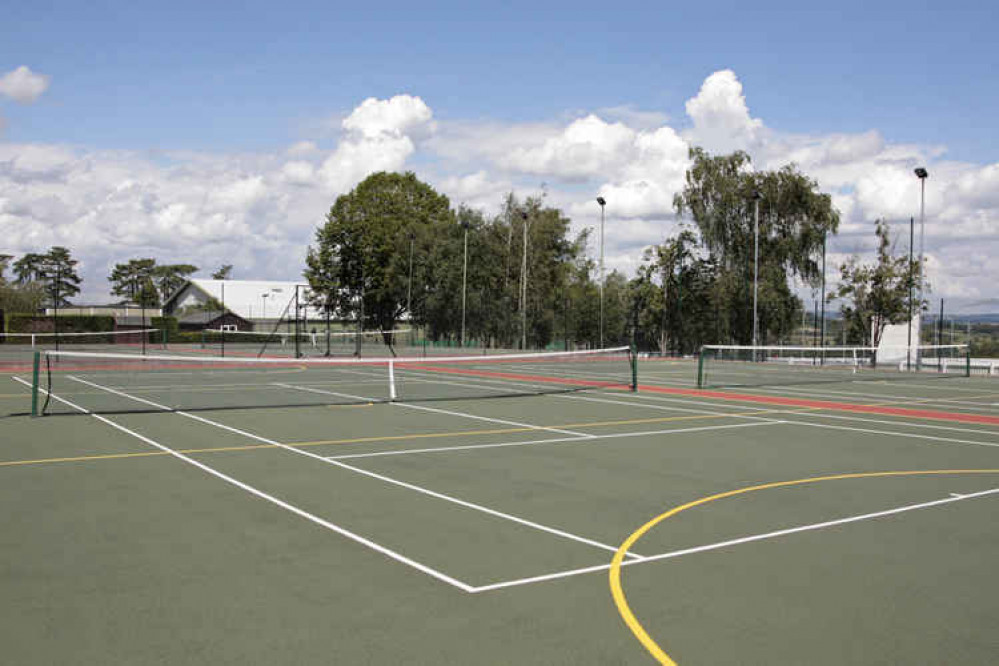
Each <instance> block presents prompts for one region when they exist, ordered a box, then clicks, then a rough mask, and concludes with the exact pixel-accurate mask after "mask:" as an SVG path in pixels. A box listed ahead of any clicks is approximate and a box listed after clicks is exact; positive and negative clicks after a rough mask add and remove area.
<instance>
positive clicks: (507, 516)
mask: <svg viewBox="0 0 999 666" xmlns="http://www.w3.org/2000/svg"><path fill="white" fill-rule="evenodd" d="M68 377H69V378H70V379H72V380H74V381H77V382H80V383H83V384H87V385H88V386H92V387H94V388H98V389H102V390H105V391H108V392H109V393H114V394H116V395H120V396H122V397H124V398H129V399H131V400H135V401H136V402H141V403H145V404H147V405H152V406H153V407H158V408H159V409H162V410H164V411H171V410H170V408H169V407H166V406H164V405H158V404H156V403H155V402H152V401H150V400H145V399H144V398H139V397H137V396H133V395H129V394H127V393H124V392H121V391H116V390H114V389H109V388H107V387H105V386H101V385H99V384H94V383H93V382H88V381H87V380H85V379H80V378H78V377H74V376H73V375H68ZM175 413H176V414H179V415H181V416H186V417H187V418H190V419H194V420H195V421H200V422H201V423H204V424H206V425H210V426H215V427H216V428H221V429H223V430H227V431H229V432H233V433H236V434H238V435H242V436H244V437H248V438H250V439H255V440H257V441H258V442H263V443H265V444H270V445H273V446H276V447H279V448H282V449H285V450H286V451H291V452H292V453H297V454H299V455H302V456H305V457H307V458H312V459H314V460H319V461H321V462H323V463H326V464H327V465H333V466H335V467H340V468H342V469H346V470H349V471H351V472H354V473H356V474H361V475H363V476H368V477H371V478H373V479H377V480H379V481H382V482H384V483H388V484H391V485H395V486H399V487H401V488H406V489H408V490H412V491H415V492H418V493H422V494H424V495H427V496H429V497H434V498H436V499H440V500H444V501H445V502H451V503H452V504H457V505H459V506H463V507H465V508H468V509H472V510H474V511H480V512H482V513H485V514H488V515H491V516H495V517H497V518H502V519H504V520H508V521H510V522H514V523H517V524H520V525H524V526H526V527H531V528H533V529H536V530H539V531H541V532H547V533H549V534H554V535H555V536H560V537H563V538H565V539H569V540H571V541H577V542H579V543H584V544H587V545H589V546H595V547H597V548H601V549H603V550H606V551H609V552H612V553H614V552H617V548H615V547H614V546H611V545H608V544H604V543H601V542H599V541H595V540H593V539H588V538H586V537H581V536H578V535H576V534H572V533H571V532H566V531H564V530H560V529H556V528H554V527H548V526H547V525H542V524H541V523H536V522H533V521H530V520H526V519H524V518H520V517H518V516H514V515H512V514H509V513H504V512H502V511H497V510H495V509H490V508H488V507H486V506H483V505H481V504H475V503H474V502H468V501H466V500H462V499H459V498H457V497H452V496H451V495H445V494H444V493H439V492H436V491H434V490H430V489H429V488H424V487H422V486H417V485H415V484H412V483H407V482H405V481H400V480H399V479H394V478H392V477H390V476H385V475H384V474H377V473H375V472H371V471H368V470H366V469H361V468H359V467H354V466H353V465H348V464H347V463H344V462H340V461H338V460H332V459H329V458H324V457H323V456H321V455H319V454H316V453H312V452H311V451H304V450H302V449H299V448H297V447H294V446H291V445H289V444H283V443H281V442H278V441H276V440H273V439H269V438H267V437H262V436H260V435H256V434H254V433H251V432H248V431H246V430H241V429H239V428H234V427H232V426H229V425H226V424H224V423H219V422H217V421H212V420H211V419H206V418H204V417H203V416H197V415H195V414H190V413H188V412H184V411H176V412H175ZM95 416H96V415H95ZM629 555H630V556H631V557H632V558H633V559H641V556H640V555H636V554H631V553H629Z"/></svg>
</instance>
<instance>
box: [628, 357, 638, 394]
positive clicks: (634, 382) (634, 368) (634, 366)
mask: <svg viewBox="0 0 999 666" xmlns="http://www.w3.org/2000/svg"><path fill="white" fill-rule="evenodd" d="M629 356H630V357H631V392H632V393H637V392H638V351H637V350H636V348H635V345H631V348H630V349H629Z"/></svg>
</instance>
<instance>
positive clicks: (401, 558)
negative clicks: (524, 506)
mask: <svg viewBox="0 0 999 666" xmlns="http://www.w3.org/2000/svg"><path fill="white" fill-rule="evenodd" d="M14 379H15V380H17V381H19V382H21V383H22V384H24V385H25V386H30V384H28V382H25V381H24V380H22V379H20V378H18V377H14ZM39 390H40V391H42V392H44V393H46V394H48V395H50V396H51V397H52V398H55V399H56V400H58V401H60V402H62V403H65V404H67V405H69V406H70V407H72V408H73V409H76V410H77V411H79V412H82V413H83V414H89V415H90V416H92V417H94V418H95V419H97V420H98V421H101V422H102V423H106V424H107V425H109V426H111V427H112V428H115V429H116V430H120V431H121V432H124V433H126V434H128V435H131V436H132V437H135V438H136V439H138V440H140V441H143V442H145V443H147V444H149V445H150V446H153V447H155V448H157V449H159V450H161V451H163V452H165V453H169V454H170V455H172V456H174V457H175V458H178V459H180V460H183V461H184V462H186V463H188V464H190V465H194V466H195V467H197V468H198V469H200V470H202V471H204V472H207V473H208V474H211V475H212V476H214V477H216V478H218V479H221V480H223V481H225V482H226V483H229V484H232V485H234V486H236V487H237V488H240V489H241V490H245V491H246V492H248V493H250V494H251V495H254V496H256V497H259V498H260V499H263V500H266V501H268V502H270V503H271V504H274V505H276V506H279V507H281V508H282V509H285V510H286V511H289V512H291V513H293V514H295V515H297V516H300V517H302V518H305V519H306V520H308V521H310V522H312V523H315V524H316V525H319V526H321V527H325V528H326V529H328V530H330V531H332V532H335V533H337V534H339V535H341V536H343V537H346V538H348V539H350V540H351V541H355V542H357V543H359V544H361V545H362V546H366V547H368V548H370V549H371V550H374V551H376V552H378V553H381V554H382V555H385V556H386V557H388V558H390V559H393V560H395V561H396V562H399V563H401V564H405V565H406V566H409V567H412V568H413V569H416V570H417V571H420V572H422V573H425V574H427V575H429V576H432V577H433V578H436V579H437V580H439V581H442V582H444V583H447V584H448V585H452V586H454V587H457V588H458V589H460V590H463V591H465V592H471V591H472V590H473V589H474V588H473V587H472V586H471V585H469V584H468V583H465V582H462V581H460V580H458V579H457V578H453V577H451V576H448V575H447V574H445V573H442V572H440V571H438V570H436V569H433V568H431V567H428V566H427V565H425V564H422V563H420V562H417V561H416V560H414V559H412V558H409V557H406V556H405V555H402V554H401V553H398V552H396V551H394V550H391V549H390V548H386V547H385V546H382V545H381V544H378V543H375V542H374V541H371V540H370V539H367V538H365V537H362V536H361V535H359V534H356V533H354V532H351V531H350V530H348V529H346V528H343V527H340V526H339V525H336V524H335V523H331V522H330V521H328V520H325V519H323V518H320V517H319V516H316V515H314V514H311V513H309V512H308V511H305V510H304V509H300V508H298V507H297V506H294V505H293V504H289V503H288V502H285V501H284V500H281V499H278V498H277V497H274V496H273V495H269V494H267V493H265V492H263V491H262V490H259V489H257V488H255V487H253V486H251V485H249V484H246V483H243V482H242V481H239V480H237V479H235V478H233V477H231V476H229V475H227V474H224V473H222V472H220V471H218V470H217V469H215V468H214V467H209V466H208V465H206V464H204V463H202V462H199V461H198V460H195V459H194V458H191V457H189V456H186V455H184V454H183V453H180V452H178V451H175V450H174V449H171V448H170V447H168V446H165V445H163V444H160V443H159V442H155V441H153V440H152V439H150V438H148V437H146V436H144V435H140V434H139V433H137V432H134V431H132V430H129V429H128V428H126V427H125V426H123V425H120V424H118V423H115V422H114V421H112V420H110V419H108V418H105V417H103V416H101V415H100V414H94V413H93V412H90V411H88V410H86V409H84V408H83V407H80V406H79V405H76V404H74V403H72V402H70V401H68V400H66V399H65V398H60V397H59V396H57V395H55V394H54V393H49V392H48V391H45V389H42V388H39ZM142 402H147V401H142ZM150 404H151V403H150Z"/></svg>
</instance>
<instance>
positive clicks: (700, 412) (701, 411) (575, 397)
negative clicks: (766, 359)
mask: <svg viewBox="0 0 999 666" xmlns="http://www.w3.org/2000/svg"><path fill="white" fill-rule="evenodd" d="M555 397H556V398H569V399H572V400H586V401H588V402H605V403H607V404H610V405H626V406H628V407H644V408H645V409H661V410H664V411H668V412H687V413H692V414H698V415H700V416H729V417H732V418H739V419H754V420H757V421H779V420H780V419H769V418H766V417H763V416H752V415H747V414H739V413H735V412H713V411H710V410H707V409H686V408H684V407H670V406H668V405H650V404H647V403H643V402H629V401H626V400H609V399H605V398H590V397H586V396H581V395H556V396H555Z"/></svg>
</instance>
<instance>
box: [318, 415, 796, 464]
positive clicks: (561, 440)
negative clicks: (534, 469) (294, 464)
mask: <svg viewBox="0 0 999 666" xmlns="http://www.w3.org/2000/svg"><path fill="white" fill-rule="evenodd" d="M740 418H742V417H740ZM783 423H788V421H779V420H766V421H754V422H753V423H726V424H724V425H713V426H697V427H694V428H667V429H663V430H645V431H641V432H617V433H606V434H603V435H592V436H590V437H553V438H550V439H535V440H524V441H513V442H495V443H490V444H467V445H463V446H441V447H433V448H424V449H403V450H392V451H372V452H370V453H348V454H344V455H339V456H328V457H327V459H328V460H349V459H354V458H379V457H383V456H402V455H409V454H426V453H447V452H448V451H470V450H476V449H498V448H508V447H514V446H537V445H540V444H577V443H578V444H581V443H586V444H589V443H592V442H595V441H597V440H601V439H614V438H621V439H624V438H628V437H645V436H649V435H668V434H672V433H688V432H705V431H709V430H730V429H732V428H752V427H759V426H767V425H780V424H783Z"/></svg>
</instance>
